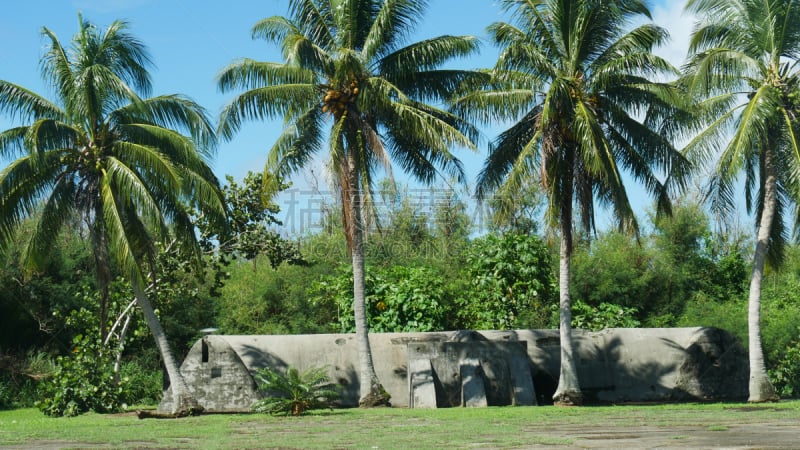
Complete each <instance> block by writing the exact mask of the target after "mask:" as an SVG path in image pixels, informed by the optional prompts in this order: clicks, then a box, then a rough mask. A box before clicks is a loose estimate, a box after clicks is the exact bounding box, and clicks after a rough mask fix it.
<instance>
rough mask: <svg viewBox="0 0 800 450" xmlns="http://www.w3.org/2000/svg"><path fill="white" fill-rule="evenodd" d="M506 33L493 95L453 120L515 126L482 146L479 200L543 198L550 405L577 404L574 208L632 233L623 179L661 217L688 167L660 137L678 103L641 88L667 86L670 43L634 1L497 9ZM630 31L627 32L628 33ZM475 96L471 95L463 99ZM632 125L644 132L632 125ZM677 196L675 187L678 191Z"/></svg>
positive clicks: (479, 96)
mask: <svg viewBox="0 0 800 450" xmlns="http://www.w3.org/2000/svg"><path fill="white" fill-rule="evenodd" d="M502 5H503V6H504V8H505V9H506V12H508V13H510V18H511V20H510V21H509V22H498V23H494V24H492V25H491V26H490V27H489V33H490V36H491V38H492V40H493V41H494V43H495V44H496V45H498V46H499V47H500V48H501V53H500V56H499V59H498V61H497V63H496V66H495V69H494V82H493V83H492V85H490V86H488V87H486V88H484V89H479V90H473V91H471V92H470V91H469V90H468V91H467V92H466V93H465V94H464V95H463V96H461V97H459V98H458V99H457V100H456V101H455V103H454V111H455V112H457V113H458V114H461V115H465V116H466V117H469V118H473V119H476V120H481V121H489V120H498V119H499V120H502V121H511V122H514V123H513V125H511V127H510V128H508V129H507V130H505V131H503V132H502V133H501V134H500V135H499V136H498V137H497V138H496V139H495V140H494V141H493V142H492V143H491V144H490V146H489V155H488V158H487V160H486V162H485V164H484V167H483V169H482V171H481V173H480V175H479V179H478V191H477V193H478V196H479V197H481V198H483V197H486V196H487V195H488V194H489V193H491V192H495V193H496V194H497V195H498V196H500V197H501V198H515V197H514V196H515V195H517V193H519V192H523V191H524V190H525V189H526V185H527V184H528V183H529V182H530V180H532V179H537V180H538V182H539V183H541V185H542V188H543V192H544V193H546V195H547V210H546V216H547V219H548V222H549V223H550V224H551V226H554V227H555V226H556V224H558V226H559V227H560V236H561V243H560V264H559V303H560V304H559V312H560V337H561V371H560V378H559V382H558V387H557V390H556V392H555V395H554V396H553V400H554V401H555V402H556V403H557V404H564V405H577V404H581V403H582V398H583V396H582V393H581V390H580V385H579V382H578V375H577V371H576V366H575V355H574V344H573V340H572V328H571V327H572V326H571V311H570V308H571V300H570V293H569V279H570V259H571V255H572V240H573V206H575V207H577V209H578V212H579V214H580V224H581V226H582V228H583V229H584V230H585V231H586V232H587V233H590V232H591V231H593V230H594V227H595V219H594V213H595V201H597V202H599V204H600V205H602V206H606V207H609V208H612V211H613V213H614V216H615V218H616V220H617V226H618V227H619V228H620V229H622V230H628V231H631V232H634V233H636V232H638V226H637V222H636V218H635V216H634V214H633V210H632V208H631V204H630V200H629V198H628V195H627V193H626V190H625V186H624V184H623V178H622V174H623V171H624V172H626V173H628V174H629V176H631V177H632V178H633V179H634V180H636V181H638V182H640V183H642V184H643V185H644V187H645V189H646V190H647V191H648V193H650V194H652V195H653V196H654V197H655V198H656V201H657V203H656V204H657V209H658V211H659V212H660V213H665V212H669V207H670V206H669V205H670V201H669V199H670V188H669V186H670V185H671V184H672V183H667V182H666V181H664V180H666V179H667V178H666V177H667V174H670V173H672V175H670V176H671V177H675V179H674V181H675V182H679V181H681V175H682V173H683V172H685V171H686V170H687V168H688V167H687V164H686V162H685V161H684V159H683V158H682V157H681V155H680V154H679V153H678V152H677V151H676V149H675V148H674V146H673V145H672V144H671V142H670V140H669V139H667V135H666V134H665V133H666V132H667V131H677V128H676V129H675V130H672V129H671V128H669V127H667V128H664V126H666V125H669V122H666V121H665V119H667V118H669V117H670V116H672V115H676V117H680V116H678V114H679V112H680V111H679V110H678V109H677V108H676V107H675V105H676V104H677V96H675V95H674V92H673V89H672V88H671V87H670V86H669V85H666V84H659V83H656V82H653V81H651V79H650V78H649V77H653V76H657V75H669V74H674V69H673V68H672V67H671V66H670V65H669V64H668V63H667V62H666V61H664V60H663V59H661V58H659V57H657V56H654V55H653V54H652V49H653V48H654V47H655V46H657V45H659V44H661V43H663V42H664V41H665V40H666V39H667V33H666V32H665V31H664V30H663V29H661V28H659V27H657V26H655V25H652V24H644V25H640V26H637V27H635V28H633V29H631V24H632V23H633V22H634V21H636V20H638V21H640V22H641V20H642V19H645V18H650V13H649V11H648V9H647V7H646V5H645V4H644V3H643V2H641V1H637V0H614V1H608V0H541V1H533V0H503V1H502ZM626 30H627V31H626ZM470 88H471V87H470ZM637 117H641V118H643V121H639V120H636V118H637ZM676 185H677V186H678V187H681V186H680V185H681V183H676Z"/></svg>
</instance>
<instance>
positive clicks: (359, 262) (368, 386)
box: [348, 156, 389, 408]
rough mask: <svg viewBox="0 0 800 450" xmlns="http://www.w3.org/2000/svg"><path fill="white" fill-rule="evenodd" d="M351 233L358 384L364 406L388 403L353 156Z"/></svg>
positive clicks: (351, 159) (361, 404) (351, 160)
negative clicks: (375, 340)
mask: <svg viewBox="0 0 800 450" xmlns="http://www.w3.org/2000/svg"><path fill="white" fill-rule="evenodd" d="M349 163H350V167H349V174H348V176H349V177H350V202H351V205H350V206H351V207H350V209H349V211H350V215H351V217H350V231H351V233H352V244H353V248H352V258H353V314H354V316H355V322H356V323H355V325H356V346H357V348H358V369H359V370H358V375H359V377H358V381H359V386H360V387H359V390H360V392H359V395H360V399H359V401H358V405H359V406H361V407H367V408H368V407H373V406H379V405H385V404H388V401H389V396H388V393H387V392H386V390H385V389H384V388H383V386H382V385H381V382H380V380H379V379H378V375H377V374H376V373H375V364H373V362H372V347H371V346H370V343H369V325H368V324H367V310H366V294H365V292H364V290H365V279H364V234H363V233H364V230H363V220H362V217H361V211H362V208H361V191H360V189H359V184H358V179H357V172H356V170H355V162H354V161H353V157H352V156H351V157H350V161H349Z"/></svg>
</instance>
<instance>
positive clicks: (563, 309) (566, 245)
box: [553, 177, 583, 406]
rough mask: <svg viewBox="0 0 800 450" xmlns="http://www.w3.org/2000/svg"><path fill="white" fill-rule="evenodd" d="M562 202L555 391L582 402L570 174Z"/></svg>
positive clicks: (566, 402) (567, 400) (565, 401)
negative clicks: (572, 291) (573, 288)
mask: <svg viewBox="0 0 800 450" xmlns="http://www.w3.org/2000/svg"><path fill="white" fill-rule="evenodd" d="M569 178H570V179H569V181H567V183H566V184H567V185H569V187H567V188H566V190H568V191H569V192H568V193H565V194H564V197H565V199H568V200H565V201H563V204H562V205H561V220H560V222H561V249H560V258H559V271H558V292H559V336H560V339H561V371H560V373H559V377H558V387H557V388H556V392H555V394H553V402H555V404H556V405H563V406H571V405H581V404H582V403H583V395H582V394H581V388H580V384H579V383H578V370H577V367H576V365H575V349H574V346H573V342H572V310H571V308H572V300H571V299H570V295H569V278H570V266H571V261H572V195H571V192H572V190H571V184H572V180H571V177H569Z"/></svg>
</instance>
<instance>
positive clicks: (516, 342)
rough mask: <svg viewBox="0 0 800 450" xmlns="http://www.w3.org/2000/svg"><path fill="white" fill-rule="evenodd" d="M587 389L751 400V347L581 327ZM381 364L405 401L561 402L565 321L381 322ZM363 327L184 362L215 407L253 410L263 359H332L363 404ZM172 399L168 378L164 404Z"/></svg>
mask: <svg viewBox="0 0 800 450" xmlns="http://www.w3.org/2000/svg"><path fill="white" fill-rule="evenodd" d="M574 339H575V349H576V363H577V368H578V377H579V380H580V383H581V389H582V391H583V393H584V396H585V397H586V400H587V401H589V402H598V403H613V402H650V401H688V400H742V399H745V398H747V381H748V372H749V369H748V360H747V353H746V352H745V350H744V349H743V348H742V346H741V345H740V344H739V343H738V341H737V340H736V339H735V338H734V337H733V336H732V335H731V334H730V333H728V332H726V331H724V330H720V329H717V328H616V329H608V330H603V331H599V332H588V331H584V330H574ZM370 344H371V345H372V350H373V357H374V363H375V370H376V372H377V374H378V377H379V378H380V379H381V382H382V383H383V385H384V388H385V389H386V390H387V392H389V394H391V396H392V399H391V401H392V405H393V406H398V407H417V408H420V407H427V408H434V407H451V406H483V405H489V406H491V405H534V404H548V403H552V400H551V397H552V395H553V393H554V392H555V388H556V385H557V383H558V374H559V357H560V350H559V334H558V330H513V331H479V332H478V331H452V332H434V333H371V334H370ZM357 361H358V359H357V352H356V343H355V335H353V334H318V335H269V336H226V335H209V336H205V337H203V338H202V339H199V340H198V341H197V342H196V343H195V344H194V346H193V347H192V349H191V350H190V351H189V353H188V355H187V356H186V359H185V360H184V362H183V364H182V365H181V373H182V374H183V376H184V378H185V380H186V383H187V384H188V385H189V388H190V389H191V390H192V392H193V394H194V395H195V398H196V399H197V401H198V402H199V403H200V404H201V405H202V406H203V407H204V408H206V410H208V411H220V412H223V411H225V412H232V411H247V410H249V408H250V405H252V403H253V402H254V401H256V400H257V399H258V396H259V392H258V390H257V388H256V384H255V381H254V379H253V375H254V374H255V373H256V372H257V371H258V370H259V369H261V368H263V367H271V368H273V369H276V370H279V371H284V370H285V369H286V368H287V367H289V366H292V367H296V368H297V369H299V370H301V371H303V370H307V369H309V368H312V367H323V366H324V367H327V368H328V370H329V374H330V377H331V379H332V380H335V381H336V382H338V383H339V384H340V385H341V386H342V398H341V406H345V407H347V406H356V405H357V404H358V391H359V389H358V373H357V367H358V362H357ZM170 403H171V394H170V390H169V388H168V389H167V390H165V392H164V397H163V400H162V402H161V404H160V406H159V409H160V410H168V409H169V407H170Z"/></svg>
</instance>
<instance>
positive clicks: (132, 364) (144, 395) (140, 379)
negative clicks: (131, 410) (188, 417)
mask: <svg viewBox="0 0 800 450" xmlns="http://www.w3.org/2000/svg"><path fill="white" fill-rule="evenodd" d="M120 379H121V380H122V381H123V382H124V383H125V389H124V394H125V395H124V402H125V403H127V404H128V405H156V404H158V402H159V401H161V394H162V388H163V384H164V382H163V374H162V372H161V370H150V369H147V368H145V367H143V366H142V365H140V364H139V363H137V362H136V361H129V362H126V363H123V364H122V366H121V367H120Z"/></svg>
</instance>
